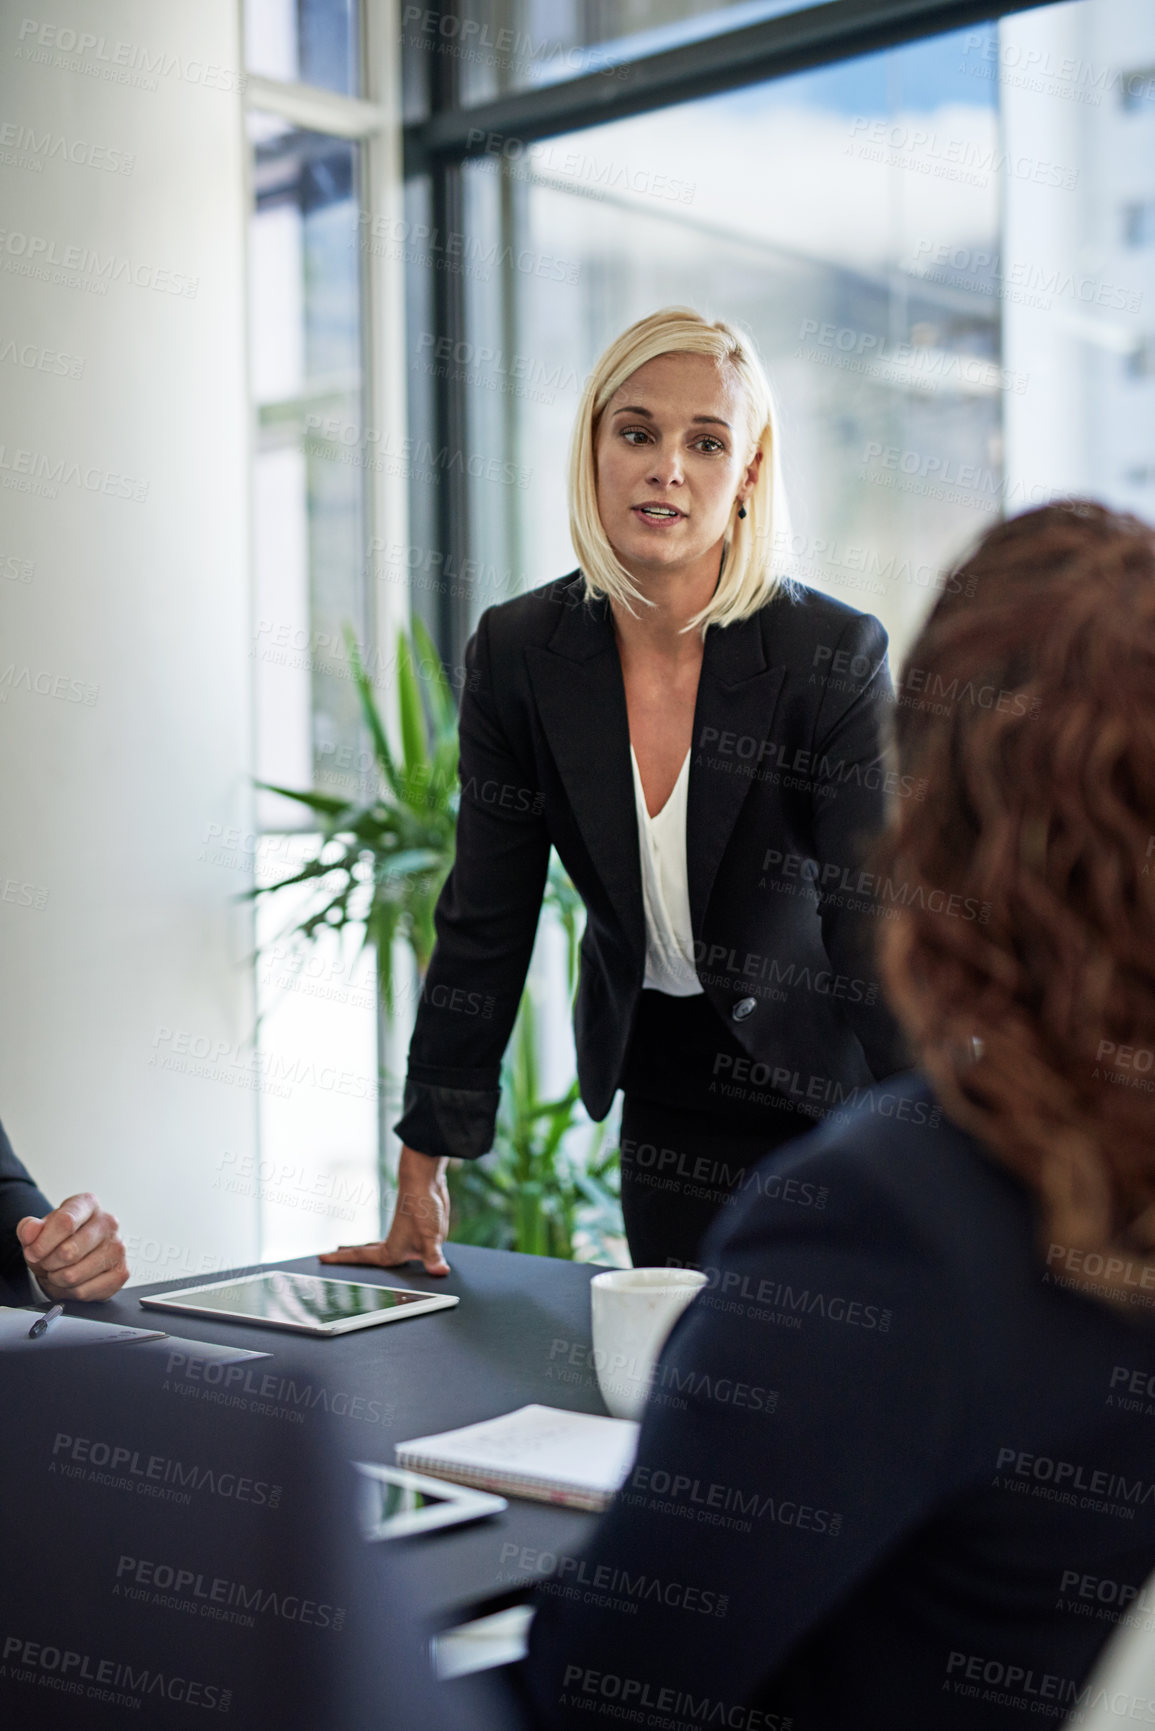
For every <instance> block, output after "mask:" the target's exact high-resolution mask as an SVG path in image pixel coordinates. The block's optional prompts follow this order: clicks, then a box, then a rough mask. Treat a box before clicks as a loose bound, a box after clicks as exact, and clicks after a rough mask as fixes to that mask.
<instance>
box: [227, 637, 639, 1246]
mask: <svg viewBox="0 0 1155 1731" xmlns="http://www.w3.org/2000/svg"><path fill="white" fill-rule="evenodd" d="M345 639H346V644H347V648H348V655H349V667H350V672H351V674H352V677H353V680H354V683H355V684H356V687H357V694H358V698H359V701H360V706H361V714H362V717H363V719H364V723H365V727H366V729H367V731H368V734H369V738H370V739H371V741H372V745H373V755H374V760H375V764H376V769H377V775H378V788H377V791H376V793H375V795H374V796H373V797H372V798H371V799H369V800H367V801H362V802H358V801H356V800H345V799H341V798H340V797H339V796H337V795H334V794H330V793H323V792H320V791H318V790H316V789H310V790H304V791H302V790H301V789H297V788H288V787H281V786H276V785H274V784H271V783H267V782H263V783H261V784H260V785H261V786H262V787H265V788H266V789H267V790H268V791H269V792H272V793H278V794H280V795H281V796H282V797H283V798H285V799H291V800H294V801H296V802H297V803H298V804H299V805H303V806H305V807H306V808H307V809H308V810H309V811H310V812H311V813H312V814H313V816H314V817H315V818H316V819H317V821H318V828H319V830H320V841H319V844H318V846H317V848H316V851H315V852H314V854H313V856H312V857H311V858H310V859H309V860H307V861H306V862H305V863H304V864H303V865H302V866H300V868H299V869H297V870H296V871H294V872H292V873H291V874H290V875H289V876H288V877H284V878H281V879H280V880H279V881H278V882H277V883H275V884H270V885H267V886H262V887H261V888H258V889H254V890H253V891H251V892H250V894H251V895H253V896H265V897H268V896H276V895H277V893H278V892H279V891H282V890H287V889H290V888H292V887H294V886H296V887H299V886H301V885H308V884H312V885H315V886H316V888H317V891H318V895H317V899H316V903H315V905H314V906H313V907H312V909H311V910H310V912H309V914H308V915H307V917H306V918H305V919H303V920H300V921H298V922H297V923H296V924H295V925H293V926H291V927H290V928H289V931H288V932H287V933H285V934H282V935H283V936H288V937H290V938H291V939H295V940H296V941H297V942H298V943H300V944H301V945H304V946H307V945H308V944H310V943H312V942H314V941H316V939H317V938H318V936H319V935H320V933H321V932H322V931H324V930H330V931H333V930H335V931H341V930H343V929H344V928H346V927H352V928H360V930H361V937H362V944H369V943H371V944H373V945H374V946H375V948H376V952H377V975H378V981H379V986H380V994H381V1004H382V1009H383V1012H384V1014H385V1015H387V1016H392V1015H394V1014H395V1012H396V983H395V980H394V955H395V945H396V943H397V941H398V940H400V941H401V942H402V943H403V944H404V945H405V946H406V947H407V948H408V950H409V952H410V954H411V956H412V958H413V963H414V968H415V971H416V975H417V979H418V982H420V981H421V980H422V979H423V978H424V975H425V970H426V968H427V967H428V965H429V958H430V956H431V955H432V953H433V944H434V929H433V910H434V908H435V906H436V903H437V897H438V895H439V894H440V892H441V886H442V884H443V883H444V881H445V878H446V876H447V874H448V872H449V869H450V867H451V865H452V863H453V851H454V836H455V827H456V820H457V803H458V780H457V760H458V740H457V711H456V707H455V705H454V702H453V694H452V692H451V690H450V687H449V682H448V680H447V679H446V677H445V673H444V671H443V669H442V666H441V662H440V659H439V657H438V655H437V651H436V648H435V647H434V644H433V641H432V639H431V638H430V636H429V633H428V631H427V630H426V628H425V626H424V625H423V624H422V622H421V621H420V620H419V619H414V620H413V624H412V637H410V636H408V635H406V633H405V632H401V633H399V636H398V648H397V736H398V738H399V741H400V751H399V752H395V751H394V750H393V748H392V747H391V746H390V744H389V739H388V736H387V734H386V730H385V726H384V722H383V720H382V718H381V714H380V711H379V710H378V707H377V702H376V698H375V695H374V691H373V684H372V681H371V680H370V678H369V676H368V674H367V672H366V671H365V667H364V664H363V662H362V659H361V656H360V653H359V651H358V649H357V644H356V640H355V638H354V637H353V634H352V632H351V631H349V630H348V629H346V633H345ZM418 667H420V676H419V673H418ZM423 689H424V696H423V695H422V693H423ZM545 908H546V911H547V915H548V917H552V918H554V919H556V920H557V922H558V923H559V925H560V927H561V930H562V932H563V934H564V937H565V945H566V962H567V977H568V981H569V987H570V991H571V992H572V990H573V985H574V981H575V979H576V974H577V946H578V941H579V939H580V935H581V923H582V908H581V900H580V897H579V896H578V894H577V891H576V890H575V889H574V887H573V885H572V883H571V882H570V880H569V878H568V877H567V876H566V873H565V872H564V870H563V869H562V866H561V863H560V861H559V860H558V859H557V858H556V856H553V857H552V858H551V860H550V871H549V877H548V880H547V887H546V894H545ZM539 1072H540V1065H539V1058H538V1037H537V1019H536V1016H535V1014H534V1006H533V1001H532V996H531V994H530V993H529V991H527V992H526V994H525V995H524V996H523V998H522V1002H521V1005H520V1008H519V1010H518V1016H517V1021H516V1023H515V1026H514V1033H513V1038H512V1040H511V1041H510V1049H509V1052H508V1054H507V1056H506V1062H505V1066H504V1070H503V1107H502V1112H501V1115H500V1117H499V1119H498V1125H497V1133H496V1139H495V1143H494V1149H493V1152H492V1153H491V1154H489V1155H487V1156H486V1157H485V1158H484V1159H483V1160H480V1161H461V1162H456V1161H455V1162H453V1163H452V1166H451V1169H450V1181H449V1182H450V1193H451V1196H452V1200H453V1216H454V1219H453V1236H454V1238H455V1239H457V1240H458V1241H460V1242H465V1243H474V1244H484V1245H488V1246H491V1247H493V1248H501V1249H510V1250H523V1251H527V1252H530V1253H532V1254H537V1255H548V1256H563V1257H570V1256H572V1255H573V1254H574V1250H575V1237H577V1238H578V1240H579V1242H580V1247H581V1248H582V1249H583V1251H585V1252H586V1253H587V1254H588V1253H589V1252H591V1251H592V1252H593V1253H595V1254H606V1253H607V1252H608V1253H611V1254H612V1240H613V1239H614V1238H615V1237H619V1236H620V1233H621V1220H620V1206H619V1203H618V1200H617V1193H616V1171H617V1154H616V1151H613V1150H611V1151H610V1152H609V1153H607V1152H606V1151H605V1147H604V1143H605V1134H604V1130H603V1129H601V1128H600V1127H599V1126H592V1125H591V1126H588V1134H587V1140H588V1147H587V1148H586V1149H585V1150H584V1154H581V1155H579V1154H578V1153H576V1152H575V1151H574V1144H575V1142H576V1141H577V1139H578V1136H579V1135H580V1129H581V1120H582V1116H583V1114H582V1112H581V1106H580V1102H579V1099H578V1089H577V1083H576V1081H575V1082H573V1083H571V1085H570V1086H569V1088H568V1089H566V1090H565V1091H564V1092H563V1093H562V1094H561V1095H560V1096H559V1097H557V1098H556V1099H550V1100H543V1099H542V1098H541V1096H540V1081H539ZM382 1080H384V1078H382ZM380 1179H381V1184H382V1195H383V1199H384V1192H385V1189H386V1187H387V1182H388V1179H387V1175H386V1174H385V1173H384V1172H382V1173H381V1174H380Z"/></svg>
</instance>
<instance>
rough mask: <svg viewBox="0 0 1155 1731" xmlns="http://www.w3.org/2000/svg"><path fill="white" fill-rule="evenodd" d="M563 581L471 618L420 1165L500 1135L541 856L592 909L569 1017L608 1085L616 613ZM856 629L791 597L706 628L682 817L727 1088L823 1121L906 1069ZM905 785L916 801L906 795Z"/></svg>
mask: <svg viewBox="0 0 1155 1731" xmlns="http://www.w3.org/2000/svg"><path fill="white" fill-rule="evenodd" d="M582 587H583V585H582V578H581V576H580V574H579V573H577V572H575V573H573V574H572V575H571V576H569V577H566V578H563V579H561V581H559V582H557V583H553V584H549V585H547V586H546V587H544V588H542V589H536V590H534V591H532V592H531V593H530V594H528V595H523V596H520V597H519V598H518V599H516V600H514V601H508V602H505V603H504V604H503V605H502V606H499V607H492V608H490V609H489V610H488V611H487V612H486V613H484V614H483V615H482V617H481V620H480V623H479V625H478V628H477V632H476V635H475V636H474V637H473V639H472V641H471V642H470V645H469V648H468V650H467V651H466V664H467V671H468V678H467V680H466V684H465V689H464V692H463V696H462V704H461V721H460V737H461V765H460V774H461V806H460V812H459V815H458V820H457V854H456V859H455V863H454V866H453V870H452V872H451V874H450V876H449V878H448V880H447V882H446V884H445V887H444V889H443V891H442V893H441V898H440V900H439V902H438V905H437V914H436V927H437V945H436V949H435V951H434V954H433V958H432V960H431V962H430V965H429V970H428V974H427V976H426V980H425V984H424V988H423V991H422V1000H421V1003H420V1006H419V1008H418V1013H417V1022H416V1027H415V1029H414V1033H413V1039H412V1043H411V1045H410V1048H409V1071H408V1079H407V1083H406V1090H405V1103H404V1116H403V1117H402V1119H401V1121H400V1123H399V1124H398V1125H397V1127H396V1128H397V1133H398V1135H399V1136H401V1137H402V1139H403V1140H404V1141H406V1142H408V1143H409V1144H410V1145H411V1146H413V1147H415V1148H418V1149H420V1150H421V1151H422V1152H424V1153H428V1154H436V1155H440V1154H453V1155H464V1156H474V1155H478V1154H482V1153H484V1152H485V1151H486V1149H488V1148H489V1147H490V1146H491V1144H492V1140H493V1126H494V1119H495V1115H496V1111H497V1105H498V1097H499V1096H498V1085H499V1084H498V1078H499V1073H500V1065H501V1058H502V1054H503V1052H504V1050H505V1046H506V1043H507V1041H508V1039H509V1034H510V1030H511V1028H512V1026H513V1020H514V1017H515V1015H516V1013H517V1006H518V1002H519V999H520V997H521V992H522V988H523V985H524V983H525V975H526V970H527V968H528V966H529V959H530V954H531V952H532V949H533V941H534V934H535V932H536V929H537V921H538V914H539V911H540V905H541V897H542V891H543V888H544V884H545V877H546V869H547V866H548V862H549V850H550V844H551V843H552V844H553V846H554V847H555V848H556V849H557V851H558V854H559V855H560V857H561V860H562V863H563V864H564V866H565V868H566V870H567V871H568V872H569V874H570V877H571V878H572V879H573V882H574V884H575V885H576V887H577V889H578V890H579V892H580V894H581V896H582V899H583V900H584V902H585V906H586V915H587V917H586V927H585V935H584V937H583V939H582V945H581V979H580V984H579V987H578V993H577V1002H576V1005H575V1010H574V1031H575V1037H576V1043H577V1063H578V1079H579V1082H580V1084H581V1095H582V1099H583V1101H584V1103H585V1106H586V1108H587V1110H588V1111H589V1113H590V1115H591V1117H593V1118H603V1117H604V1116H605V1114H606V1112H607V1111H608V1110H609V1107H610V1104H611V1102H612V1100H613V1096H614V1091H615V1089H616V1088H617V1087H618V1086H619V1083H620V1080H621V1076H622V1071H623V1066H624V1062H625V1057H626V1051H627V1048H628V1046H629V1041H630V1035H631V1031H632V1028H633V1023H634V1017H635V1013H636V1011H637V1007H638V1002H639V998H640V994H641V991H642V982H643V978H644V973H645V914H644V907H643V901H642V887H641V868H640V863H639V857H638V831H637V818H636V815H635V807H634V787H633V780H632V773H631V768H630V757H629V721H628V716H627V711H626V698H625V687H624V684H623V681H622V672H621V663H620V661H619V658H618V652H617V645H616V641H615V638H614V632H613V624H612V618H611V614H610V610H609V607H608V604H607V603H605V602H604V601H603V602H595V603H594V604H592V605H591V604H589V603H587V602H586V601H584V600H583V595H582ZM885 656H886V633H885V631H884V630H883V629H882V626H881V625H880V624H879V622H878V620H877V619H875V618H873V617H872V616H871V615H870V614H864V613H859V612H856V611H855V610H854V609H853V608H851V607H847V606H844V605H843V604H842V603H841V602H838V601H832V600H830V599H829V598H828V597H827V596H825V595H821V594H819V593H818V592H817V591H815V590H812V589H807V588H804V587H802V586H800V585H799V586H792V587H791V588H790V590H789V591H784V592H782V593H780V594H779V595H777V596H776V597H775V598H774V599H773V600H772V601H770V602H769V603H768V604H767V605H766V606H765V607H763V608H762V609H761V610H760V611H759V612H758V613H756V614H755V615H753V616H752V617H751V618H749V619H747V620H745V621H743V622H742V623H741V624H738V625H731V626H727V627H726V628H724V629H721V628H719V627H717V626H711V628H710V629H709V630H708V632H707V634H706V643H705V654H704V658H703V663H702V672H701V680H700V684H699V689H698V700H697V708H696V711H695V715H694V734H693V751H692V757H691V762H690V785H689V807H688V816H687V864H688V872H689V884H690V912H691V918H692V924H693V933H694V939H695V953H696V958H697V962H698V975H699V978H700V980H701V982H702V985H703V987H704V989H705V992H706V994H707V996H708V997H709V999H710V1002H711V1003H712V1004H713V1005H714V1007H715V1008H716V1009H717V1010H718V1012H719V1014H720V1015H721V1016H722V1017H723V1018H725V1019H726V1020H727V1021H728V1022H730V1023H731V1025H732V1028H733V1031H734V1033H735V1034H736V1036H737V1039H738V1040H739V1041H740V1043H741V1044H742V1046H743V1047H744V1048H745V1050H746V1051H747V1052H748V1053H749V1055H750V1064H749V1067H748V1069H747V1070H746V1072H745V1073H744V1074H742V1075H737V1074H735V1073H734V1072H735V1070H736V1069H737V1067H738V1065H740V1063H741V1060H734V1059H733V1058H732V1056H730V1055H727V1056H726V1058H725V1059H724V1060H722V1061H721V1062H720V1067H719V1072H718V1079H719V1104H720V1105H722V1104H723V1103H724V1089H725V1088H726V1087H734V1088H736V1089H738V1090H740V1091H741V1093H742V1097H743V1100H744V1103H745V1104H746V1105H748V1104H749V1103H750V1101H751V1099H753V1103H754V1104H755V1105H757V1104H758V1097H757V1090H758V1088H759V1087H761V1088H772V1089H774V1090H775V1091H776V1092H777V1093H778V1094H785V1095H787V1096H789V1097H791V1098H792V1099H793V1100H794V1101H795V1102H796V1103H798V1104H801V1105H803V1106H804V1107H805V1106H806V1105H809V1107H810V1110H812V1111H814V1112H820V1111H822V1110H824V1109H827V1108H829V1107H830V1106H831V1105H832V1104H834V1103H837V1102H838V1101H839V1100H840V1099H842V1098H844V1097H845V1095H846V1094H847V1093H848V1092H849V1093H851V1094H852V1093H853V1091H854V1090H855V1089H864V1088H866V1087H869V1086H870V1084H871V1082H872V1081H873V1080H874V1079H875V1078H878V1077H882V1076H886V1075H889V1074H890V1073H891V1072H892V1071H893V1070H895V1069H896V1068H898V1067H900V1066H901V1065H902V1064H903V1063H904V1062H905V1061H906V1059H905V1052H904V1047H903V1043H902V1041H901V1038H900V1036H899V1033H898V1030H897V1028H896V1026H895V1024H894V1022H893V1021H892V1019H891V1017H890V1015H889V1013H888V1012H887V1010H886V1009H885V1007H884V1006H883V1004H882V1003H881V1001H880V994H879V988H878V984H877V982H876V980H875V978H874V968H873V964H872V962H871V960H870V941H869V940H870V937H871V935H872V929H871V928H872V926H873V923H874V922H873V918H872V915H873V914H876V913H877V911H878V908H877V902H876V899H872V893H871V892H872V889H873V884H872V882H871V880H869V879H867V878H866V876H865V874H864V873H863V872H862V871H861V849H862V845H863V841H864V839H865V838H866V837H867V836H868V835H870V834H871V833H872V832H873V831H874V830H875V829H876V828H877V827H878V824H879V822H880V820H881V816H882V811H883V799H884V789H885V785H886V783H887V781H888V780H889V782H890V783H891V784H892V785H893V787H894V788H896V789H897V788H898V777H897V776H896V775H893V774H891V775H889V777H888V775H887V772H886V770H885V769H884V767H883V765H882V764H881V762H880V760H879V750H880V747H879V729H880V723H881V722H882V720H883V719H884V717H885V714H886V713H887V710H888V705H889V703H890V702H891V701H892V700H893V694H892V689H891V685H890V678H889V674H888V672H887V668H886V660H885ZM917 791H918V790H917V789H915V788H913V785H912V786H911V789H910V792H911V794H912V796H915V795H917Z"/></svg>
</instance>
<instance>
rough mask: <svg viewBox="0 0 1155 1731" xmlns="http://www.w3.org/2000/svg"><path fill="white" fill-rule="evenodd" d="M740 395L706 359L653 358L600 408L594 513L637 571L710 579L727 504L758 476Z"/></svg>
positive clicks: (732, 380) (728, 371) (726, 373)
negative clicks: (696, 570) (698, 573)
mask: <svg viewBox="0 0 1155 1731" xmlns="http://www.w3.org/2000/svg"><path fill="white" fill-rule="evenodd" d="M750 443H751V435H750V433H749V431H748V427H747V409H746V400H745V393H744V392H743V390H742V386H741V384H740V382H739V380H738V378H737V375H736V374H735V373H734V370H733V368H732V367H726V366H718V365H717V363H716V362H714V361H713V360H711V359H710V357H709V356H708V355H684V354H674V355H658V356H657V357H656V358H655V359H654V360H652V361H647V362H646V363H645V365H644V366H641V367H639V368H638V370H637V371H636V372H635V373H631V374H630V376H629V378H628V379H627V380H626V382H625V384H624V385H622V387H621V389H620V390H618V391H617V392H616V393H615V395H614V396H612V397H611V398H610V400H609V402H608V403H607V404H606V407H605V411H604V413H603V415H602V418H601V422H600V425H599V427H598V432H597V438H596V440H595V443H594V461H595V464H596V468H597V500H598V512H599V514H600V516H601V520H602V527H603V528H604V529H605V532H606V536H607V539H608V540H609V543H610V546H611V547H612V548H613V550H614V552H615V553H616V554H617V556H618V558H619V559H620V560H621V562H622V564H623V565H624V566H625V567H626V569H627V571H629V572H631V573H632V574H634V575H637V576H639V577H642V576H645V575H655V576H661V575H663V574H665V575H670V574H672V573H674V572H683V571H686V572H689V571H691V570H692V569H693V567H694V566H696V565H701V566H702V567H703V569H704V570H705V569H706V568H707V567H712V569H711V571H710V574H711V575H712V576H713V577H716V576H717V574H718V565H719V562H720V560H721V555H722V541H723V538H724V536H725V535H726V532H727V530H728V528H729V526H730V519H731V514H732V512H733V510H734V505H735V501H736V500H738V499H741V498H744V497H745V495H746V494H747V493H748V492H749V490H750V488H751V487H752V486H753V483H754V479H755V477H756V475H757V473H758V464H759V462H760V461H761V453H760V452H755V453H754V458H753V461H749V458H750Z"/></svg>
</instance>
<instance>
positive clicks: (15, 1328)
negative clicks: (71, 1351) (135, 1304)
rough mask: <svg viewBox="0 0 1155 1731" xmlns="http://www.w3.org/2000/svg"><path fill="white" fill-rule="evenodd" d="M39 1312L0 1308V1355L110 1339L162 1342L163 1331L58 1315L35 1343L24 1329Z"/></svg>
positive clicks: (105, 1342) (38, 1315)
mask: <svg viewBox="0 0 1155 1731" xmlns="http://www.w3.org/2000/svg"><path fill="white" fill-rule="evenodd" d="M45 1314H46V1313H45V1311H43V1310H13V1309H11V1308H10V1307H9V1306H7V1305H0V1352H19V1351H22V1350H23V1349H24V1348H25V1347H27V1348H28V1350H29V1351H30V1352H45V1351H47V1349H48V1348H49V1347H53V1346H105V1345H107V1344H108V1343H109V1342H110V1341H114V1340H164V1339H165V1335H164V1332H163V1330H161V1329H156V1328H129V1327H127V1326H126V1325H125V1324H123V1323H119V1322H96V1321H93V1320H92V1319H90V1318H89V1317H85V1316H68V1315H64V1316H58V1317H56V1318H55V1319H54V1320H53V1321H52V1322H50V1323H49V1324H48V1328H47V1330H46V1331H45V1333H44V1334H41V1335H38V1336H37V1338H36V1339H35V1340H30V1339H29V1338H28V1330H29V1329H30V1328H31V1327H32V1325H33V1323H34V1322H35V1321H36V1319H37V1318H38V1317H40V1316H44V1315H45Z"/></svg>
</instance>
